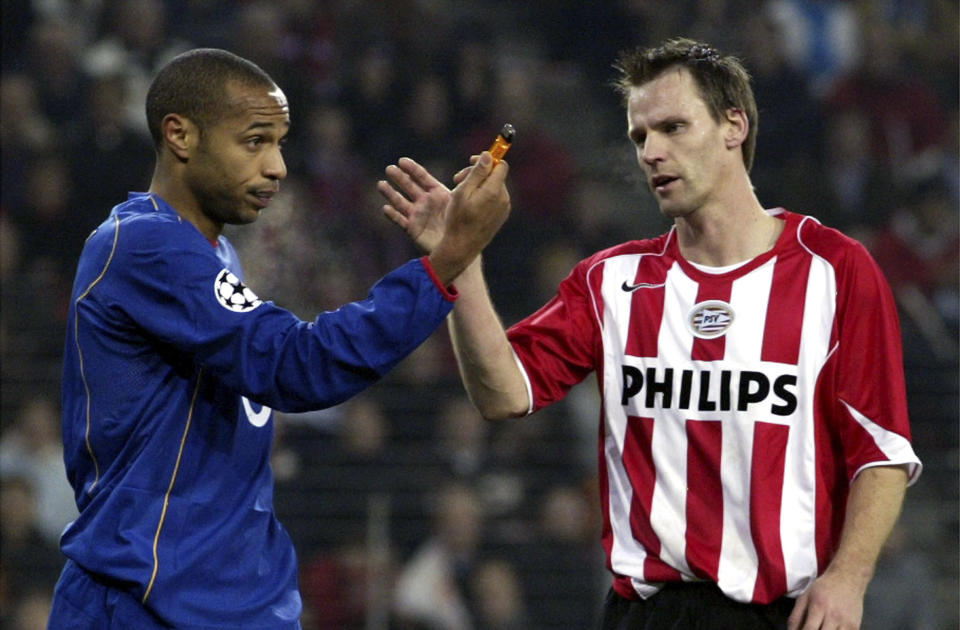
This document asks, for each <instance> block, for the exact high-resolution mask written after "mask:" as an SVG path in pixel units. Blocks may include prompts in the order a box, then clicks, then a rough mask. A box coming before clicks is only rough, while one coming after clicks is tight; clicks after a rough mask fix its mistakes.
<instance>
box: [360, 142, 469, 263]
mask: <svg viewBox="0 0 960 630" xmlns="http://www.w3.org/2000/svg"><path fill="white" fill-rule="evenodd" d="M386 174H387V178H388V180H389V181H386V180H382V181H380V182H377V190H378V191H379V192H380V194H381V195H383V197H384V199H386V201H387V203H386V205H384V206H383V213H384V214H385V215H386V216H387V218H389V219H390V220H391V221H393V222H394V223H396V224H397V225H399V226H400V227H401V228H403V230H404V231H405V232H406V233H407V234H408V235H409V236H410V238H411V239H413V242H414V243H416V244H417V246H418V247H420V248H421V249H422V250H423V251H425V252H426V253H430V252H431V251H433V248H434V247H436V245H437V243H439V242H440V239H441V238H442V237H443V232H444V227H445V225H446V215H447V205H448V204H449V203H450V197H451V192H450V189H449V188H447V187H446V186H444V185H443V184H441V183H440V181H439V180H437V178H436V177H434V176H433V175H431V174H430V172H429V171H427V169H425V168H424V167H422V166H421V165H419V164H417V163H416V162H415V161H413V160H411V159H410V158H400V159H399V160H398V161H397V164H391V165H390V166H388V167H387V169H386Z"/></svg>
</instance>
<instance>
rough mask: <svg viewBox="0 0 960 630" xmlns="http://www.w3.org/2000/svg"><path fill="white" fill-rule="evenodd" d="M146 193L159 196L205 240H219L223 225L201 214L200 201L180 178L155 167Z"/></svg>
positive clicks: (159, 167)
mask: <svg viewBox="0 0 960 630" xmlns="http://www.w3.org/2000/svg"><path fill="white" fill-rule="evenodd" d="M147 192H150V193H153V194H155V195H157V196H159V197H160V198H162V199H163V200H164V201H166V202H167V203H168V204H170V206H171V207H172V208H173V209H174V210H176V212H177V214H179V215H180V216H181V217H183V218H184V219H186V220H187V221H189V222H190V223H192V224H193V225H194V227H196V228H197V229H198V230H200V233H201V234H203V235H204V236H205V237H206V238H207V240H209V241H211V242H216V240H217V238H219V236H220V232H222V231H223V224H222V223H216V222H214V221H213V220H211V219H210V217H208V216H207V215H206V214H205V213H204V212H203V208H202V206H201V204H200V201H199V200H198V199H197V198H196V196H195V195H194V194H193V193H192V192H191V191H190V189H189V187H187V185H186V184H185V183H184V181H183V178H182V177H180V176H178V175H177V174H171V173H170V172H169V171H168V170H167V169H165V168H163V167H161V166H160V165H157V168H156V170H155V171H154V173H153V179H152V180H151V181H150V188H149V189H148V191H147Z"/></svg>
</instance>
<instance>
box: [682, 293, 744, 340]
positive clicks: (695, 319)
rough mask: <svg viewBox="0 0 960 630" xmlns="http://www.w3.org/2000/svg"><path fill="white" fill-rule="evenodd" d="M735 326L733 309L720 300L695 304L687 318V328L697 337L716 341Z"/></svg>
mask: <svg viewBox="0 0 960 630" xmlns="http://www.w3.org/2000/svg"><path fill="white" fill-rule="evenodd" d="M731 324H733V308H731V307H730V305H729V304H727V303H726V302H722V301H720V300H707V301H706V302H700V303H699V304H695V305H694V307H693V308H692V309H690V314H689V315H688V316H687V326H688V327H689V328H690V332H692V333H693V335H694V336H695V337H699V338H701V339H716V338H717V337H720V336H721V335H723V334H724V333H726V332H727V329H728V328H730V325H731Z"/></svg>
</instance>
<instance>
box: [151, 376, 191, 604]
mask: <svg viewBox="0 0 960 630" xmlns="http://www.w3.org/2000/svg"><path fill="white" fill-rule="evenodd" d="M202 380H203V369H202V368H201V369H200V371H199V372H198V373H197V384H196V386H195V387H194V388H193V397H192V398H191V399H190V411H189V412H187V424H186V426H185V427H184V428H183V436H181V438H180V448H179V449H178V450H177V461H176V463H175V464H174V466H173V474H172V475H171V476H170V485H168V486H167V493H166V494H164V495H163V510H162V511H161V512H160V522H159V523H157V532H156V533H155V534H154V536H153V571H152V572H151V573H150V582H149V583H148V584H147V590H146V591H144V593H143V598H142V599H141V600H140V602H141V603H143V604H146V603H147V598H148V597H150V592H151V591H152V590H153V585H154V583H155V582H156V581H157V573H158V572H159V571H160V558H159V556H158V554H157V547H158V546H159V545H160V532H161V531H162V530H163V523H164V521H166V518H167V508H168V507H169V506H170V494H171V493H172V492H173V484H174V483H175V482H176V481H177V473H178V472H180V462H181V460H182V459H183V448H184V446H185V445H186V443H187V435H188V434H189V433H190V425H191V423H192V422H193V410H194V408H195V406H196V404H197V395H198V394H199V393H200V382H201V381H202Z"/></svg>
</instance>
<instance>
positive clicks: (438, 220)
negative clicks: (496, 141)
mask: <svg viewBox="0 0 960 630" xmlns="http://www.w3.org/2000/svg"><path fill="white" fill-rule="evenodd" d="M471 162H472V163H473V166H470V167H467V168H465V169H463V170H462V171H460V172H459V173H457V175H456V177H455V178H454V181H455V182H457V186H456V188H454V189H453V191H450V190H449V189H447V188H446V187H445V186H444V185H443V184H441V183H440V182H439V181H438V180H437V179H436V178H435V177H434V176H433V175H431V174H430V173H429V172H428V171H427V170H426V169H425V168H423V167H422V166H420V165H419V164H417V163H416V162H414V161H413V160H411V159H409V158H402V159H401V160H399V161H398V163H397V165H391V166H389V167H387V171H386V172H387V176H388V177H389V179H390V182H392V183H393V185H391V184H390V183H389V182H387V181H381V182H378V184H377V189H378V190H379V191H380V194H381V195H383V196H384V198H385V199H386V200H387V204H386V205H384V207H383V212H384V214H385V215H386V216H387V217H388V218H389V219H390V220H391V221H393V222H394V223H396V224H397V225H399V226H400V227H401V228H403V229H404V231H406V232H407V234H409V235H410V237H411V238H412V239H413V240H414V242H415V243H416V244H417V245H418V246H420V247H421V248H423V249H424V250H425V251H427V252H429V253H430V261H431V263H432V265H433V268H434V271H435V272H436V273H437V276H439V278H440V279H441V280H442V281H443V282H444V283H449V282H452V281H453V279H454V278H456V277H457V276H458V275H459V274H460V272H462V271H463V270H464V269H465V268H466V267H467V265H469V264H470V263H471V262H472V261H473V260H474V259H475V258H476V257H477V256H478V255H479V254H480V252H481V251H482V250H483V248H484V247H486V246H487V244H488V243H489V242H490V241H491V240H492V239H493V236H494V235H495V234H496V233H497V230H499V229H500V227H501V226H502V225H503V222H504V221H506V219H507V216H508V215H509V214H510V195H509V193H508V192H507V188H506V186H505V184H504V182H505V180H506V176H507V172H508V170H509V167H508V165H507V163H506V162H500V163H499V164H497V165H496V166H495V165H494V164H493V159H492V157H491V156H490V153H489V152H487V151H484V152H483V153H482V154H481V155H480V156H475V157H474V158H472V159H471Z"/></svg>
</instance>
